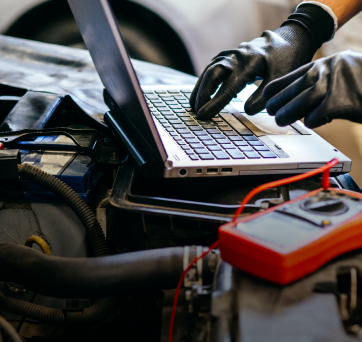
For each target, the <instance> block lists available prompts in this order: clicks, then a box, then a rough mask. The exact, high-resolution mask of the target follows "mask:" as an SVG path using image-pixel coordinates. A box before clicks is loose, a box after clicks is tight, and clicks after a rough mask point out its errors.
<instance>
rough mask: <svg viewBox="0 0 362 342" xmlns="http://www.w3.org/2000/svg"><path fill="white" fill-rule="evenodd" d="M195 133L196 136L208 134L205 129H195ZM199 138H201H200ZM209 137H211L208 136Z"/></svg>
mask: <svg viewBox="0 0 362 342" xmlns="http://www.w3.org/2000/svg"><path fill="white" fill-rule="evenodd" d="M194 134H195V135H197V136H202V135H205V136H208V135H207V133H206V132H205V131H197V132H194ZM208 137H209V136H208ZM200 139H201V138H200ZM210 139H211V138H210Z"/></svg>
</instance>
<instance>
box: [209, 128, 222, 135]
mask: <svg viewBox="0 0 362 342" xmlns="http://www.w3.org/2000/svg"><path fill="white" fill-rule="evenodd" d="M206 131H207V132H209V133H210V134H218V133H220V131H219V130H218V129H215V128H211V129H207V130H206Z"/></svg>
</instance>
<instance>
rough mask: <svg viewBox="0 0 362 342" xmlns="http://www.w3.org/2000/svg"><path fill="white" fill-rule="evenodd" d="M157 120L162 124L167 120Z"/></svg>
mask: <svg viewBox="0 0 362 342" xmlns="http://www.w3.org/2000/svg"><path fill="white" fill-rule="evenodd" d="M158 122H159V123H161V124H163V123H167V122H168V121H167V120H166V119H160V120H158Z"/></svg>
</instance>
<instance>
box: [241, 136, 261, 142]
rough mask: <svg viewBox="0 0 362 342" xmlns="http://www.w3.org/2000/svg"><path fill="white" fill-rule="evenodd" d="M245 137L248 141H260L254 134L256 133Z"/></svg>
mask: <svg viewBox="0 0 362 342" xmlns="http://www.w3.org/2000/svg"><path fill="white" fill-rule="evenodd" d="M244 139H245V140H247V141H258V138H257V137H256V136H254V135H252V136H245V137H244Z"/></svg>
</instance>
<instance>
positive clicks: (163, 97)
mask: <svg viewBox="0 0 362 342" xmlns="http://www.w3.org/2000/svg"><path fill="white" fill-rule="evenodd" d="M160 97H161V98H162V100H163V101H172V100H173V98H172V97H171V96H169V95H160Z"/></svg>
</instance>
